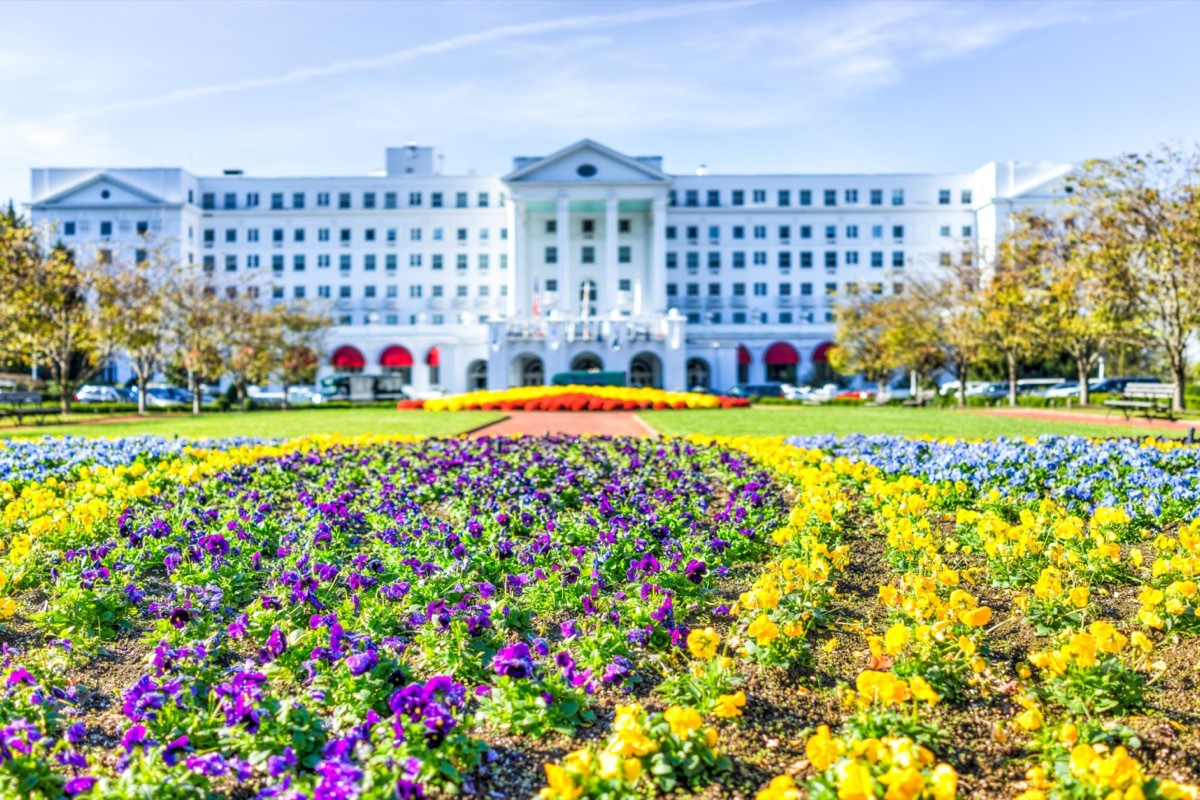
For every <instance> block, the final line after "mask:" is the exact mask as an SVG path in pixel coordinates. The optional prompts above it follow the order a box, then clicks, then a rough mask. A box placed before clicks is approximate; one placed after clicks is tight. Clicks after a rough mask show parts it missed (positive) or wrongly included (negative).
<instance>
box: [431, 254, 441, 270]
mask: <svg viewBox="0 0 1200 800" xmlns="http://www.w3.org/2000/svg"><path fill="white" fill-rule="evenodd" d="M429 268H430V269H441V268H442V254H441V253H434V254H433V256H432V257H431V258H430V262H429Z"/></svg>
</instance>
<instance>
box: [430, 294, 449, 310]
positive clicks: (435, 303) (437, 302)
mask: <svg viewBox="0 0 1200 800" xmlns="http://www.w3.org/2000/svg"><path fill="white" fill-rule="evenodd" d="M429 308H430V310H432V311H445V310H446V298H445V297H431V298H429Z"/></svg>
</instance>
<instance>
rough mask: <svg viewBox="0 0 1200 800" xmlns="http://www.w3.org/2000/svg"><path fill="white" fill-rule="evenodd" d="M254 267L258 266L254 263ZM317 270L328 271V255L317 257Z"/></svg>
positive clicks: (323, 254)
mask: <svg viewBox="0 0 1200 800" xmlns="http://www.w3.org/2000/svg"><path fill="white" fill-rule="evenodd" d="M254 266H256V267H257V266H258V264H257V263H256V264H255V265H254ZM317 268H318V269H329V254H328V253H322V254H321V255H319V256H317Z"/></svg>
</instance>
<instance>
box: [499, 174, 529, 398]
mask: <svg viewBox="0 0 1200 800" xmlns="http://www.w3.org/2000/svg"><path fill="white" fill-rule="evenodd" d="M510 206H511V211H510V212H509V218H510V224H509V229H510V230H511V231H512V237H511V238H510V239H509V241H508V275H506V276H505V281H506V282H507V285H508V302H507V303H505V309H506V311H507V313H508V316H510V317H516V316H521V317H525V316H528V315H529V313H530V311H531V309H530V305H531V304H532V300H533V288H532V286H531V285H530V277H531V275H532V273H533V268H532V266H531V264H530V258H529V246H528V243H527V242H526V240H525V239H526V237H525V231H526V229H527V226H528V216H527V213H526V210H525V201H524V200H522V199H520V198H518V197H516V196H513V197H512V203H511V204H510ZM489 380H490V378H489Z"/></svg>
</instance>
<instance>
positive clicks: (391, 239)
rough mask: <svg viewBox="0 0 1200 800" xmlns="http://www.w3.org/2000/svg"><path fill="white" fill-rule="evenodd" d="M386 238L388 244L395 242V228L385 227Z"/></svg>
mask: <svg viewBox="0 0 1200 800" xmlns="http://www.w3.org/2000/svg"><path fill="white" fill-rule="evenodd" d="M387 240H388V244H395V243H396V229H395V228H388V229H387Z"/></svg>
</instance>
